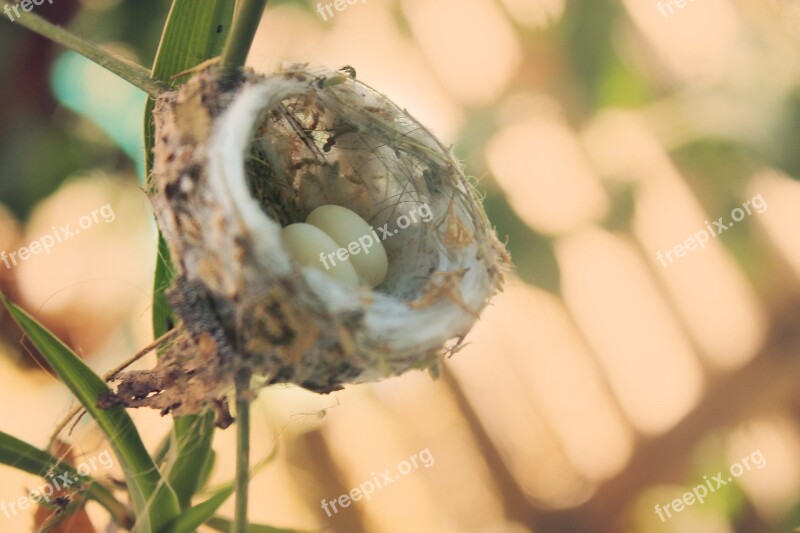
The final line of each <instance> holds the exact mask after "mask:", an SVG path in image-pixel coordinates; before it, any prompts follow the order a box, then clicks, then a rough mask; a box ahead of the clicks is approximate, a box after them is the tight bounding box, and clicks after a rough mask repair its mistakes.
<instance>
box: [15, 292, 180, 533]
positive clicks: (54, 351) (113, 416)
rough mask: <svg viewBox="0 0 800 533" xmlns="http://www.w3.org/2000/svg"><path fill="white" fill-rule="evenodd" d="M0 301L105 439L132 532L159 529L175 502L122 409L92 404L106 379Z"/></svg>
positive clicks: (176, 508) (20, 311)
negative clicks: (122, 483)
mask: <svg viewBox="0 0 800 533" xmlns="http://www.w3.org/2000/svg"><path fill="white" fill-rule="evenodd" d="M0 299H2V302H3V304H4V305H5V307H6V309H8V312H9V313H10V314H11V316H12V317H13V318H14V320H15V321H16V322H17V323H18V324H19V326H20V327H21V328H22V330H23V331H24V332H25V333H26V334H27V335H28V336H29V337H30V339H31V341H32V342H33V344H34V345H35V346H36V348H37V349H38V350H39V352H40V353H41V354H42V356H43V357H44V358H45V359H46V360H47V362H48V363H49V364H50V366H51V367H52V368H53V370H54V371H55V373H56V374H57V375H58V377H59V378H60V379H61V381H62V382H63V383H64V384H65V385H66V386H67V387H68V388H69V389H70V391H72V394H74V395H75V397H76V398H77V399H78V401H79V402H80V403H81V404H82V405H83V407H84V408H85V409H86V411H87V412H88V413H89V414H90V415H91V416H92V418H94V419H95V421H96V422H97V425H98V426H99V427H100V429H101V430H102V431H103V433H104V434H105V436H106V438H107V439H108V442H109V444H110V445H111V447H112V449H113V450H114V454H115V455H116V456H117V460H118V461H119V462H120V466H121V467H122V470H123V472H124V474H125V480H126V482H127V485H128V490H129V492H130V494H131V499H132V500H133V504H134V508H135V510H136V518H137V524H136V528H137V531H143V532H147V533H149V532H151V531H156V530H158V529H160V528H161V527H163V526H164V525H165V524H167V523H168V522H169V521H170V520H172V519H173V518H174V517H175V516H177V515H178V513H179V512H180V507H179V505H178V500H177V498H176V496H175V493H174V492H173V490H172V488H171V487H170V486H169V485H168V484H167V483H166V482H165V481H164V480H163V479H162V478H161V474H160V473H159V470H158V468H156V465H155V463H153V460H152V458H151V457H150V455H149V454H148V453H147V450H146V449H145V447H144V444H143V443H142V439H141V437H140V436H139V433H138V431H137V430H136V426H135V425H134V424H133V421H132V420H131V418H130V416H128V413H126V412H125V409H123V408H122V407H114V408H111V409H100V408H99V407H97V399H98V397H99V396H100V395H101V394H104V393H107V392H109V389H108V387H107V386H106V383H105V382H104V381H103V380H102V379H101V378H100V377H99V376H98V375H97V374H95V373H94V372H93V371H92V370H91V369H90V368H89V367H88V366H86V364H85V363H84V362H83V361H82V360H81V359H80V358H79V357H78V356H77V355H75V353H74V352H73V351H72V350H70V349H69V348H68V347H67V346H66V345H65V344H64V343H63V342H61V340H59V339H58V338H57V337H55V336H54V335H53V334H52V333H50V331H48V330H47V329H46V328H44V327H43V326H42V325H41V324H39V323H38V322H37V321H36V320H34V319H33V318H32V317H31V316H30V315H28V313H26V312H25V311H24V310H23V309H22V308H20V307H18V306H17V305H15V304H14V303H12V302H10V301H9V300H7V299H6V297H5V295H3V294H2V293H0Z"/></svg>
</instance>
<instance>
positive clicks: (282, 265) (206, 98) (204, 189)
mask: <svg viewBox="0 0 800 533" xmlns="http://www.w3.org/2000/svg"><path fill="white" fill-rule="evenodd" d="M343 70H344V71H346V72H348V71H347V69H343ZM346 72H342V71H336V72H331V71H325V70H318V69H309V68H308V67H307V66H306V65H292V66H289V67H286V68H284V69H283V70H281V71H279V72H277V73H275V74H273V75H269V76H260V75H256V74H254V73H252V72H249V71H246V72H245V73H243V74H240V75H239V76H238V78H234V79H232V78H231V77H229V76H225V75H223V74H221V73H220V72H219V71H217V70H214V69H210V70H206V71H204V72H202V73H200V74H198V75H197V76H195V77H194V78H193V79H191V80H190V81H188V82H187V83H186V84H184V85H183V86H182V87H181V89H180V90H179V91H176V92H170V93H166V94H164V95H163V96H162V97H160V98H159V99H158V102H157V105H156V109H155V112H154V119H155V126H156V134H155V139H156V143H155V148H154V158H155V159H154V171H153V179H152V182H151V189H150V191H149V196H150V199H151V202H152V205H153V208H154V211H155V214H156V217H157V220H158V223H159V227H160V229H161V231H162V233H163V235H164V238H165V239H166V242H167V243H168V245H169V249H170V252H171V256H172V260H173V263H174V265H175V282H174V284H173V286H172V287H171V288H170V290H169V292H168V298H169V300H170V303H171V305H172V307H173V310H174V311H175V313H176V314H177V315H178V316H179V317H180V319H181V322H180V324H179V325H178V326H177V327H178V328H180V329H181V330H182V331H181V334H180V336H179V337H178V340H177V341H176V342H174V343H172V344H171V345H170V346H167V347H165V348H164V349H163V354H162V357H161V358H160V360H159V362H158V365H157V367H156V368H155V369H153V370H146V371H132V372H127V373H124V374H121V375H120V376H118V377H117V378H116V379H117V380H118V382H119V384H118V390H117V392H116V393H115V394H114V395H111V396H109V397H106V398H104V399H103V403H105V404H106V405H125V406H129V407H138V406H149V407H154V408H158V409H161V410H162V413H164V414H166V413H167V412H173V413H174V414H176V415H184V414H192V413H198V412H202V411H204V410H206V409H208V408H209V407H211V406H214V405H220V402H222V401H224V398H225V395H226V394H227V393H229V392H230V391H231V389H232V388H233V385H234V382H235V380H236V379H237V376H241V375H242V374H245V375H246V376H248V377H250V378H251V379H250V384H251V385H250V386H251V391H253V392H255V391H256V390H258V388H260V387H263V386H265V385H268V384H272V383H293V384H296V385H299V386H301V387H304V388H306V389H310V390H312V391H316V392H321V393H327V392H330V391H334V390H337V389H340V388H341V387H342V385H343V384H346V383H357V382H365V381H374V380H378V379H381V378H384V377H388V376H393V375H398V374H401V373H403V372H405V371H407V370H409V369H414V368H416V369H425V368H427V369H431V370H432V371H436V370H437V369H438V365H439V364H440V363H441V360H442V358H443V356H446V355H448V354H450V353H453V352H454V351H455V350H456V349H457V348H458V347H459V345H460V344H461V342H462V341H463V339H464V336H465V335H466V334H467V332H468V331H469V330H470V328H471V327H472V325H473V324H474V322H475V321H476V319H477V318H478V315H479V313H480V311H481V310H482V309H483V308H484V307H485V306H486V304H487V303H488V300H489V298H490V297H491V296H492V295H494V294H495V293H496V292H497V291H499V290H500V288H501V285H502V270H503V268H504V266H505V265H507V264H508V256H507V253H506V251H505V249H504V247H503V246H502V245H501V244H500V243H499V242H498V240H497V238H496V235H495V233H494V231H493V230H492V228H491V226H490V224H489V222H488V220H487V218H486V215H485V213H484V211H483V208H482V206H481V203H480V200H479V198H478V197H477V195H476V193H475V191H474V190H473V188H472V186H471V184H470V183H469V182H468V181H467V179H466V178H465V176H464V174H463V172H462V170H461V167H460V165H459V163H458V162H457V161H456V160H455V158H454V157H453V155H452V154H451V152H450V151H449V150H447V149H446V148H445V147H444V146H442V144H441V143H440V142H439V141H438V140H437V139H436V138H435V137H434V136H433V135H432V134H431V133H430V132H429V131H428V130H427V129H425V128H424V127H423V126H422V125H420V123H419V122H417V121H416V120H415V119H414V118H412V117H411V116H410V115H409V114H408V113H407V112H406V111H404V110H402V109H400V108H399V107H397V106H396V105H395V104H394V103H392V102H391V101H390V100H389V99H388V98H386V97H385V96H383V95H382V94H380V93H378V92H377V91H375V90H373V89H371V88H370V87H368V86H367V85H365V84H363V83H361V82H359V81H356V80H355V79H353V78H352V77H351V76H349V75H348V73H346ZM349 73H350V74H352V70H350V71H349ZM322 204H336V205H341V206H344V207H347V208H349V209H351V210H353V211H355V212H356V213H358V214H359V215H360V216H361V217H362V218H363V219H365V220H366V221H367V222H368V223H369V224H370V225H372V226H373V227H374V228H376V229H377V228H384V230H383V231H382V233H383V239H385V240H382V244H383V245H384V247H385V249H386V253H387V255H388V258H389V272H388V275H387V278H386V280H385V281H384V282H383V283H382V284H381V285H380V286H378V287H377V288H375V289H374V290H371V291H370V290H367V289H365V288H359V289H352V288H348V287H345V286H344V285H341V284H339V283H337V282H335V281H333V280H331V279H330V278H329V277H328V276H327V275H326V274H324V273H323V272H320V271H318V270H315V269H312V268H306V267H301V266H300V265H298V264H297V263H296V262H294V261H293V260H292V259H291V258H290V256H289V255H288V253H287V251H286V249H285V248H284V246H283V244H282V242H281V237H280V229H281V227H282V226H285V225H287V224H289V223H292V222H301V221H304V220H305V217H306V216H307V215H308V213H309V212H311V211H312V210H313V209H314V208H315V207H317V206H319V205H322ZM423 205H427V206H428V207H429V208H430V212H431V213H432V217H431V218H430V221H428V222H424V221H421V220H419V219H416V217H415V222H414V223H412V224H410V225H408V226H407V227H405V228H404V229H402V230H399V229H398V227H397V224H398V221H399V220H400V219H401V218H402V217H404V216H405V217H406V218H405V221H409V220H410V217H408V216H407V215H409V214H410V213H411V211H414V210H415V209H418V208H419V207H420V206H423ZM393 229H394V231H393ZM387 230H388V231H387ZM387 235H390V236H391V238H387V237H386V236H387Z"/></svg>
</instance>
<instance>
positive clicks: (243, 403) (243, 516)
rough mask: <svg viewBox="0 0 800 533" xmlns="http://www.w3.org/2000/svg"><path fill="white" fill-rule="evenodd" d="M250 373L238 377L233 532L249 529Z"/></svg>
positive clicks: (243, 531) (243, 373) (243, 532)
mask: <svg viewBox="0 0 800 533" xmlns="http://www.w3.org/2000/svg"><path fill="white" fill-rule="evenodd" d="M249 390H250V373H249V372H242V373H240V374H239V375H238V376H237V378H236V508H235V511H234V515H233V526H232V527H231V533H245V532H246V531H247V491H248V486H249V484H250V398H249V397H248V396H249Z"/></svg>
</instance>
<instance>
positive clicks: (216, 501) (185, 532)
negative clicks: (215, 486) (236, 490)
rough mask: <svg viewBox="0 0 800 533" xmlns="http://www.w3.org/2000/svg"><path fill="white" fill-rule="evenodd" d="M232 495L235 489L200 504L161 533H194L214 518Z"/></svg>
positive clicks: (185, 512)
mask: <svg viewBox="0 0 800 533" xmlns="http://www.w3.org/2000/svg"><path fill="white" fill-rule="evenodd" d="M231 494H233V487H231V488H228V489H226V490H223V491H222V492H220V493H219V494H216V495H214V496H212V497H210V498H209V499H207V500H206V501H204V502H203V503H198V504H197V505H195V506H194V507H192V508H191V509H189V510H187V511H184V512H183V513H182V514H181V516H179V517H178V518H176V519H175V520H173V521H172V522H170V523H169V524H167V525H166V526H165V527H164V528H163V529H162V530H161V531H159V533H193V532H194V531H196V530H197V528H198V527H200V526H202V525H203V524H205V523H206V521H208V520H209V519H211V518H212V517H213V516H214V513H216V512H217V510H218V509H219V508H220V507H221V506H222V504H223V503H225V501H226V500H227V499H228V498H230V497H231Z"/></svg>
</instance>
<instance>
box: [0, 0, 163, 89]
mask: <svg viewBox="0 0 800 533" xmlns="http://www.w3.org/2000/svg"><path fill="white" fill-rule="evenodd" d="M15 5H16V4H11V3H9V2H7V1H6V0H0V7H5V6H9V8H11V7H12V6H15ZM17 7H18V6H17ZM16 22H17V23H19V25H20V26H23V27H25V28H28V29H29V30H31V31H33V32H35V33H38V34H39V35H41V36H42V37H45V38H47V39H49V40H51V41H53V42H54V43H57V44H60V45H61V46H64V47H65V48H69V49H70V50H73V51H75V52H77V53H79V54H81V55H82V56H83V57H85V58H87V59H89V60H91V61H94V62H95V63H97V64H98V65H100V66H101V67H103V68H105V69H106V70H109V71H111V72H113V73H114V74H116V75H117V76H119V77H120V78H122V79H123V80H125V81H127V82H128V83H130V84H131V85H135V86H136V87H138V88H139V89H141V90H143V91H144V92H146V93H147V94H149V95H150V96H152V97H153V98H155V97H157V96H158V95H159V94H160V93H162V92H164V91H166V90H169V87H168V86H167V85H166V84H164V83H162V82H160V81H157V80H153V79H151V78H150V72H149V71H148V70H147V69H145V68H144V67H142V66H140V65H137V64H136V63H133V62H132V61H129V60H127V59H125V58H122V57H118V56H115V55H113V54H111V53H110V52H108V51H106V50H104V49H102V48H101V47H99V46H97V45H96V44H93V43H90V42H89V41H86V40H84V39H81V38H80V37H78V36H77V35H74V34H72V33H70V32H69V31H67V30H65V29H64V28H61V27H59V26H56V25H54V24H51V23H49V22H47V21H46V20H44V19H43V18H42V17H40V16H39V15H37V14H35V13H21V16H20V17H19V18H17V19H16Z"/></svg>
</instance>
